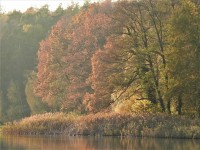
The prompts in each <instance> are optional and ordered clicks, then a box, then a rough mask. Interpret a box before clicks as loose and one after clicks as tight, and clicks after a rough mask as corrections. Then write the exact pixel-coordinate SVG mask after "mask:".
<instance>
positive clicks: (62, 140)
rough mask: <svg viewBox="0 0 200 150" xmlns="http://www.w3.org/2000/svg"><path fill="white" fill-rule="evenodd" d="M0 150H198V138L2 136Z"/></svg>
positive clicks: (199, 145)
mask: <svg viewBox="0 0 200 150" xmlns="http://www.w3.org/2000/svg"><path fill="white" fill-rule="evenodd" d="M0 150H200V140H180V139H170V140H169V139H151V138H120V137H17V136H13V137H12V136H7V137H5V136H4V137H0Z"/></svg>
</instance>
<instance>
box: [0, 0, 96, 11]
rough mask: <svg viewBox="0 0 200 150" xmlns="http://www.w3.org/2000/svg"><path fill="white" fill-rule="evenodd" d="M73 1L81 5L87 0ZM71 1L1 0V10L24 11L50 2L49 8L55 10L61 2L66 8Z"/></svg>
mask: <svg viewBox="0 0 200 150" xmlns="http://www.w3.org/2000/svg"><path fill="white" fill-rule="evenodd" d="M73 1H74V2H75V3H79V5H82V4H83V3H84V1H85V0H73ZM91 1H92V0H91ZM93 1H95V0H93ZM96 1H97V0H96ZM71 3H72V0H0V5H1V8H2V10H1V11H3V12H9V11H13V10H19V11H21V12H24V11H26V10H27V8H30V7H36V8H40V7H41V6H44V5H45V4H48V5H49V9H50V10H52V11H54V10H55V9H56V8H57V7H58V6H59V4H62V7H63V8H66V7H67V5H70V4H71Z"/></svg>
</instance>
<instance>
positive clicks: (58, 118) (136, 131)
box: [2, 113, 200, 139]
mask: <svg viewBox="0 0 200 150" xmlns="http://www.w3.org/2000/svg"><path fill="white" fill-rule="evenodd" d="M2 134H3V135H28V136H39V135H44V136H50V135H61V136H62V135H64V136H118V137H142V138H143V137H148V138H175V139H200V120H198V119H196V120H194V119H188V118H180V117H177V116H169V115H166V114H162V115H161V114H159V115H158V114H142V115H134V114H119V113H97V114H90V115H86V116H77V115H72V114H71V115H66V114H64V113H55V114H53V113H47V114H42V115H35V116H31V117H28V118H24V119H22V120H20V121H18V122H14V123H13V124H7V125H6V126H3V128H2Z"/></svg>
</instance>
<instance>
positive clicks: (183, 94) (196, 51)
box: [168, 0, 200, 115]
mask: <svg viewBox="0 0 200 150" xmlns="http://www.w3.org/2000/svg"><path fill="white" fill-rule="evenodd" d="M199 23H200V17H199V5H198V2H196V1H192V0H183V1H181V3H180V6H179V7H178V8H176V10H175V12H174V13H173V15H172V19H171V22H170V26H169V42H170V46H169V51H168V58H169V69H170V78H171V81H170V82H172V84H171V87H170V89H171V90H170V92H169V95H170V97H173V98H176V100H177V103H178V105H177V110H178V113H179V115H181V114H182V106H184V105H185V108H186V107H187V106H190V110H188V111H191V108H192V109H194V108H195V110H196V113H197V114H198V115H199V114H200V113H199V112H200V111H199V110H200V109H199V108H200V107H199V106H200V105H199V83H200V80H199V73H200V72H199V64H200V63H199V61H200V46H199V45H200V28H199Z"/></svg>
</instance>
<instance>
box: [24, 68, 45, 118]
mask: <svg viewBox="0 0 200 150" xmlns="http://www.w3.org/2000/svg"><path fill="white" fill-rule="evenodd" d="M35 82H36V73H35V72H31V73H30V74H29V76H28V81H27V82H26V88H25V93H26V100H27V102H28V105H29V107H30V110H31V114H40V113H45V112H48V111H49V108H48V106H47V104H46V103H44V102H42V100H41V99H40V98H39V97H37V96H35V94H34V90H33V89H34V87H35V84H36V83H35Z"/></svg>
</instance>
